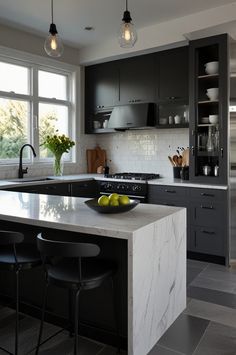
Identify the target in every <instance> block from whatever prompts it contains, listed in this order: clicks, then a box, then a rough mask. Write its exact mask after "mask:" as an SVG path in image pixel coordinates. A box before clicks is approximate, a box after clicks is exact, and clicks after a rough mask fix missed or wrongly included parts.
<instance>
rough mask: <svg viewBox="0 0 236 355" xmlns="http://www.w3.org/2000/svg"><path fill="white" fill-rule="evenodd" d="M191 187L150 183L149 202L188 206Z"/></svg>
mask: <svg viewBox="0 0 236 355" xmlns="http://www.w3.org/2000/svg"><path fill="white" fill-rule="evenodd" d="M188 196H189V189H188V188H187V187H177V186H168V185H149V184H148V202H149V203H154V204H159V205H168V206H179V207H187V206H188Z"/></svg>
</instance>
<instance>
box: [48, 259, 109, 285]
mask: <svg viewBox="0 0 236 355" xmlns="http://www.w3.org/2000/svg"><path fill="white" fill-rule="evenodd" d="M114 270H115V266H114V264H113V263H109V262H107V260H106V261H103V260H99V259H98V260H93V259H91V258H83V259H82V261H81V279H80V276H79V269H78V260H77V259H76V260H75V259H73V260H71V259H67V260H65V259H64V260H63V261H61V262H59V263H58V264H56V265H55V266H54V265H50V266H48V268H47V273H48V282H49V283H52V284H54V285H56V286H58V287H64V288H71V289H78V288H82V289H84V290H88V289H91V288H95V287H98V286H100V285H101V283H103V281H104V280H105V279H107V278H108V277H109V276H112V274H113V273H114Z"/></svg>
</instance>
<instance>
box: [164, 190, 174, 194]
mask: <svg viewBox="0 0 236 355" xmlns="http://www.w3.org/2000/svg"><path fill="white" fill-rule="evenodd" d="M165 192H168V193H170V194H175V193H176V191H175V190H167V189H166V190H165Z"/></svg>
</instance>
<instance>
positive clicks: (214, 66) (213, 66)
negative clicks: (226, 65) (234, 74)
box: [205, 62, 219, 75]
mask: <svg viewBox="0 0 236 355" xmlns="http://www.w3.org/2000/svg"><path fill="white" fill-rule="evenodd" d="M205 72H206V73H207V74H209V75H212V74H218V72H219V62H209V63H206V64H205Z"/></svg>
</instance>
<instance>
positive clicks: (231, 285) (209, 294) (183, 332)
mask: <svg viewBox="0 0 236 355" xmlns="http://www.w3.org/2000/svg"><path fill="white" fill-rule="evenodd" d="M187 295H188V302H187V308H186V309H185V310H184V312H183V313H182V314H181V315H180V316H179V317H178V319H177V320H176V321H175V322H174V324H172V326H171V327H170V328H169V329H168V330H167V332H166V333H165V334H164V335H163V336H162V338H161V339H160V340H159V342H158V343H157V344H156V345H155V346H154V348H153V349H152V350H151V352H150V353H149V355H236V268H234V267H231V268H225V267H223V266H219V265H215V264H208V263H203V262H198V261H193V260H188V268H187ZM20 324H21V334H20V352H19V355H33V354H34V348H35V342H36V337H37V331H38V324H39V321H38V320H35V319H33V318H30V317H28V316H24V315H22V316H21V320H20ZM46 339H48V340H47V341H46V342H45V344H44V346H43V347H42V349H41V352H40V355H73V339H70V338H69V337H68V335H67V332H65V331H63V330H61V329H59V328H58V327H55V326H53V325H50V324H47V325H46V327H45V332H44V340H46ZM13 346H14V312H13V311H11V310H9V309H7V308H4V307H2V308H0V347H2V348H5V349H6V350H7V351H8V352H6V351H3V350H1V349H0V355H6V354H7V353H8V354H9V352H12V351H13ZM115 354H116V350H115V349H113V348H111V347H109V346H106V345H104V344H101V343H98V342H94V341H91V340H89V339H86V338H83V337H81V338H80V355H115ZM125 354H126V352H123V353H122V355H125Z"/></svg>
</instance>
